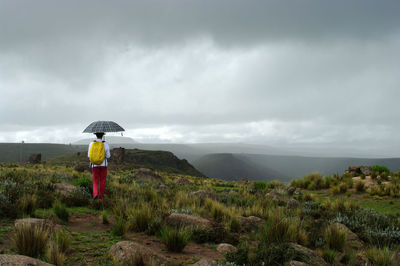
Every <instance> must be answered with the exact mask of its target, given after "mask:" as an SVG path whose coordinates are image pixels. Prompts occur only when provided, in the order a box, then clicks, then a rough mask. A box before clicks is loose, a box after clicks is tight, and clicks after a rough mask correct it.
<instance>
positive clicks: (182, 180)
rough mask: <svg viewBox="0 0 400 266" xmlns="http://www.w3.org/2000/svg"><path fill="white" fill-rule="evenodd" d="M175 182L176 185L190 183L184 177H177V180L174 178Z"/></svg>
mask: <svg viewBox="0 0 400 266" xmlns="http://www.w3.org/2000/svg"><path fill="white" fill-rule="evenodd" d="M175 183H176V184H178V185H190V184H191V182H190V181H189V180H187V179H186V178H178V179H177V180H175Z"/></svg>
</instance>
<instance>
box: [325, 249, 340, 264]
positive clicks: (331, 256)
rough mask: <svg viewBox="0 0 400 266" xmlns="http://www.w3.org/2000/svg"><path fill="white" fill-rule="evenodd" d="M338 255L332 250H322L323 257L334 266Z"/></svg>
mask: <svg viewBox="0 0 400 266" xmlns="http://www.w3.org/2000/svg"><path fill="white" fill-rule="evenodd" d="M336 255H337V253H336V251H334V250H332V249H329V248H327V249H324V250H322V257H323V258H324V260H325V261H326V262H328V263H329V264H333V263H334V262H335V258H336Z"/></svg>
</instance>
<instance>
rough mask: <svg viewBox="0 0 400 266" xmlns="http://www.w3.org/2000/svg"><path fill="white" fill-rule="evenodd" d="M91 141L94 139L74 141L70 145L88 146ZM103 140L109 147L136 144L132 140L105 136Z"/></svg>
mask: <svg viewBox="0 0 400 266" xmlns="http://www.w3.org/2000/svg"><path fill="white" fill-rule="evenodd" d="M93 140H94V138H87V139H81V140H78V141H75V142H74V143H72V145H88V144H89V143H90V142H92V141H93ZM105 140H106V141H107V142H108V143H109V144H110V145H126V144H135V143H137V141H135V140H134V139H132V138H129V137H120V136H106V137H105Z"/></svg>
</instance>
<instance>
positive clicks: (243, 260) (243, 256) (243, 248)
mask: <svg viewBox="0 0 400 266" xmlns="http://www.w3.org/2000/svg"><path fill="white" fill-rule="evenodd" d="M249 250H250V247H249V244H248V243H247V242H240V243H239V245H238V246H237V251H236V252H233V253H227V254H226V255H225V259H226V260H227V261H228V262H232V263H235V265H247V264H248V263H249V262H250V259H249Z"/></svg>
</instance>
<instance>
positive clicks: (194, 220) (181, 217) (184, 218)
mask: <svg viewBox="0 0 400 266" xmlns="http://www.w3.org/2000/svg"><path fill="white" fill-rule="evenodd" d="M167 223H168V224H169V225H172V226H193V227H201V228H210V227H211V226H212V223H211V222H210V221H209V220H207V219H204V218H201V217H198V216H194V215H189V214H183V213H172V214H171V215H169V216H168V217H167Z"/></svg>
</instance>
